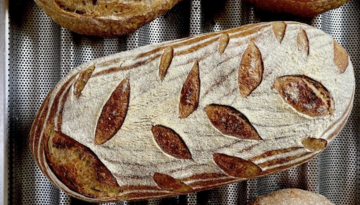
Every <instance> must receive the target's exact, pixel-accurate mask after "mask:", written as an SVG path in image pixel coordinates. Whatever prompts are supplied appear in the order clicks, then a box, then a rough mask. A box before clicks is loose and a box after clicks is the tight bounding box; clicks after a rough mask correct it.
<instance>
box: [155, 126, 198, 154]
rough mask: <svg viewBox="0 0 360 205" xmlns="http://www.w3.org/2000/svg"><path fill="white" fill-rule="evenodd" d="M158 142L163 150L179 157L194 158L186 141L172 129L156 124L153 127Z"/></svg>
mask: <svg viewBox="0 0 360 205" xmlns="http://www.w3.org/2000/svg"><path fill="white" fill-rule="evenodd" d="M151 132H152V133H153V135H154V138H155V141H156V143H157V144H158V145H159V147H160V148H161V150H162V151H164V152H165V153H166V154H168V155H171V156H173V157H175V158H178V159H192V158H191V153H190V152H189V149H188V148H187V146H186V144H185V142H184V141H183V140H182V139H181V137H180V136H179V135H178V134H177V133H176V132H175V131H174V130H172V129H170V128H167V127H164V126H161V125H156V126H153V127H152V128H151Z"/></svg>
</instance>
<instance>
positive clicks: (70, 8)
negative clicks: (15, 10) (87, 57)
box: [35, 0, 180, 37]
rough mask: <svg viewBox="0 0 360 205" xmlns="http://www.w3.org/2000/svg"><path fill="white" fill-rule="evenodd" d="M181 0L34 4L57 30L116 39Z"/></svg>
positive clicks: (49, 1) (51, 0)
mask: <svg viewBox="0 0 360 205" xmlns="http://www.w3.org/2000/svg"><path fill="white" fill-rule="evenodd" d="M179 1H180V0H126V1H125V0H115V1H107V0H35V2H36V4H37V5H38V6H39V7H41V8H42V9H43V10H44V11H45V13H46V14H47V15H49V16H50V17H51V18H52V19H53V20H54V21H55V22H56V23H58V24H60V26H62V27H64V28H67V29H69V30H71V31H73V32H75V33H78V34H83V35H90V36H100V37H117V36H121V35H124V34H129V33H132V32H134V31H136V30H137V29H138V28H140V27H141V26H143V25H144V24H147V23H149V22H150V21H152V20H154V19H155V18H157V17H158V16H159V15H161V14H163V13H165V12H166V11H168V10H169V9H171V8H172V7H173V6H174V5H175V4H176V3H178V2H179Z"/></svg>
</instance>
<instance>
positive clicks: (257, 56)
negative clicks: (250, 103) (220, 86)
mask: <svg viewBox="0 0 360 205" xmlns="http://www.w3.org/2000/svg"><path fill="white" fill-rule="evenodd" d="M263 72H264V67H263V61H262V57H261V52H260V50H259V48H258V47H257V46H256V45H255V43H254V42H252V41H250V43H249V45H248V47H247V49H246V50H245V52H244V54H243V56H242V59H241V62H240V66H239V76H238V84H239V91H240V95H241V96H243V97H247V96H249V95H250V94H251V93H252V92H253V91H254V90H255V89H256V88H257V87H258V86H259V85H260V83H261V81H262V77H263Z"/></svg>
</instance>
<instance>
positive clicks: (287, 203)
mask: <svg viewBox="0 0 360 205" xmlns="http://www.w3.org/2000/svg"><path fill="white" fill-rule="evenodd" d="M298 204H301V205H315V204H316V205H335V204H333V203H332V202H331V201H329V200H328V199H327V198H325V197H324V196H321V195H320V194H316V193H313V192H310V191H304V190H301V189H283V190H279V191H276V192H273V193H270V194H267V195H264V196H260V197H258V198H256V199H255V200H253V201H251V202H250V203H248V204H247V205H298Z"/></svg>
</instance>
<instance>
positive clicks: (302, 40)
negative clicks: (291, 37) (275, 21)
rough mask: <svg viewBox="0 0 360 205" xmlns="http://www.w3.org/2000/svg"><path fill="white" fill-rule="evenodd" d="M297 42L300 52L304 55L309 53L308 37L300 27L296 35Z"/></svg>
mask: <svg viewBox="0 0 360 205" xmlns="http://www.w3.org/2000/svg"><path fill="white" fill-rule="evenodd" d="M297 44H298V50H299V51H300V52H301V53H304V54H305V55H306V56H308V55H309V39H308V36H307V34H306V32H305V31H304V29H301V31H300V32H299V34H298V36H297Z"/></svg>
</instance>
